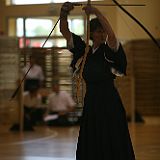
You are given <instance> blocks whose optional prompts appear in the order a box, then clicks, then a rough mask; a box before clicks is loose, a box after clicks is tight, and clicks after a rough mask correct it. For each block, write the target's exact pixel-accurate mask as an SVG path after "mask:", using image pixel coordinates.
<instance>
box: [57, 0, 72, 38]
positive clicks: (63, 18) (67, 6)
mask: <svg viewBox="0 0 160 160" xmlns="http://www.w3.org/2000/svg"><path fill="white" fill-rule="evenodd" d="M73 9H74V6H73V4H72V3H70V2H65V3H64V4H63V5H62V8H61V11H60V32H61V33H62V35H63V37H64V38H65V39H66V40H67V41H69V40H70V38H71V32H70V30H69V27H68V21H67V18H68V15H69V13H70V11H71V10H73Z"/></svg>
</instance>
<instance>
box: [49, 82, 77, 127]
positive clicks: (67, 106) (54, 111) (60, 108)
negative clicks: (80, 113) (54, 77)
mask: <svg viewBox="0 0 160 160" xmlns="http://www.w3.org/2000/svg"><path fill="white" fill-rule="evenodd" d="M52 91H53V93H51V94H50V95H49V96H48V110H47V114H48V115H57V117H56V118H55V119H51V120H47V124H48V125H49V126H52V125H56V126H59V125H60V126H67V125H70V122H69V121H68V113H69V112H71V111H73V110H74V106H75V105H76V104H75V102H74V100H73V99H72V97H71V95H70V94H69V93H67V92H66V91H60V89H59V84H58V83H56V84H54V85H53V87H52Z"/></svg>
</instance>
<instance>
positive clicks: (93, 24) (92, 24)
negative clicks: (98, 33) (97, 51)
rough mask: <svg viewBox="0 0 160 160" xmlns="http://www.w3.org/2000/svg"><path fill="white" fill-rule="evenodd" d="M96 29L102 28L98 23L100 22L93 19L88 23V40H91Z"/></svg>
mask: <svg viewBox="0 0 160 160" xmlns="http://www.w3.org/2000/svg"><path fill="white" fill-rule="evenodd" d="M98 28H103V27H102V24H101V23H100V21H99V20H98V18H93V19H91V21H90V33H91V35H90V39H92V33H93V32H94V31H95V30H97V29H98Z"/></svg>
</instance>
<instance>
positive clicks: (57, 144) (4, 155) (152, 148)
mask: <svg viewBox="0 0 160 160" xmlns="http://www.w3.org/2000/svg"><path fill="white" fill-rule="evenodd" d="M129 129H130V133H131V138H132V142H133V145H134V150H135V153H136V157H137V160H160V119H154V118H152V119H151V118H148V119H146V121H145V123H136V124H132V123H129ZM78 130H79V127H78V126H75V127H52V128H48V127H45V126H39V127H36V128H35V131H33V132H23V133H19V132H10V131H9V130H8V126H6V125H1V126H0V160H75V149H76V142H77V136H78Z"/></svg>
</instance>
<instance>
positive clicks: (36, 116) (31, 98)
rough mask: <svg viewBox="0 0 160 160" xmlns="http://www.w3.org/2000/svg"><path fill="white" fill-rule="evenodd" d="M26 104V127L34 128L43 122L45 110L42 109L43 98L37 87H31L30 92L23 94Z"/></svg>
mask: <svg viewBox="0 0 160 160" xmlns="http://www.w3.org/2000/svg"><path fill="white" fill-rule="evenodd" d="M23 104H24V127H25V128H26V129H27V128H31V129H32V128H33V126H34V125H36V124H37V122H42V121H43V115H44V113H45V108H43V107H41V104H42V96H41V95H40V94H39V93H38V88H37V86H34V85H33V86H30V90H29V91H25V92H24V94H23Z"/></svg>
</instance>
